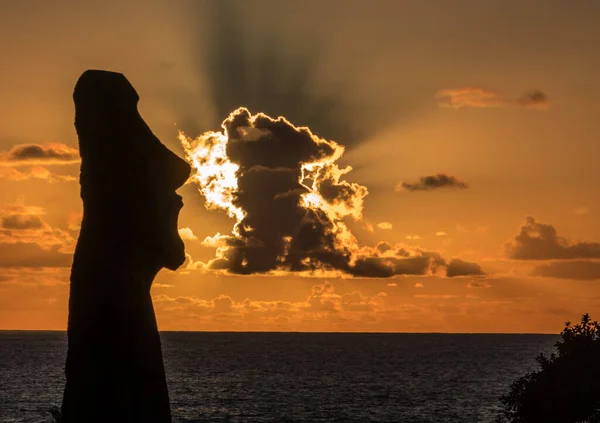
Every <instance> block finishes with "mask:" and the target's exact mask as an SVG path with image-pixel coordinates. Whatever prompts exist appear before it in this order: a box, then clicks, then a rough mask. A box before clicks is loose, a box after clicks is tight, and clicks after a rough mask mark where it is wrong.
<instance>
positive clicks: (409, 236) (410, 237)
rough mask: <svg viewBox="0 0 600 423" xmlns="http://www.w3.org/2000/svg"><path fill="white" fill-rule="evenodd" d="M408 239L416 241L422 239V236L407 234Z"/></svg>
mask: <svg viewBox="0 0 600 423" xmlns="http://www.w3.org/2000/svg"><path fill="white" fill-rule="evenodd" d="M406 239H407V240H409V241H416V240H419V239H421V237H420V236H419V235H412V234H411V235H406Z"/></svg>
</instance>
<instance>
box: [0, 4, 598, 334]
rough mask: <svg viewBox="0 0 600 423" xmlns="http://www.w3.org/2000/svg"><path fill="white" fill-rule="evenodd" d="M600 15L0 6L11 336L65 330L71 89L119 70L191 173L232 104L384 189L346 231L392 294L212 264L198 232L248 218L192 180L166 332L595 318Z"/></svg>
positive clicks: (3, 304) (4, 252) (75, 191)
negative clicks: (331, 146) (98, 72)
mask: <svg viewBox="0 0 600 423" xmlns="http://www.w3.org/2000/svg"><path fill="white" fill-rule="evenodd" d="M599 19H600V2H598V1H597V0H581V1H578V2H567V1H559V0H529V1H523V0H518V1H517V0H504V1H493V0H461V1H458V2H449V1H446V0H427V1H422V0H406V1H399V0H388V1H383V0H374V1H360V0H332V1H316V0H315V1H313V0H304V1H297V2H281V1H276V0H269V1H263V0H253V1H251V2H242V1H218V2H217V1H210V2H209V1H192V0H185V1H181V0H171V1H153V2H148V1H143V0H132V1H126V2H125V1H114V0H111V1H101V2H100V1H97V2H91V1H90V2H87V1H86V2H81V1H74V0H69V1H61V2H49V1H43V0H32V1H27V2H26V1H19V0H5V1H3V2H1V3H0V52H1V54H2V66H0V94H1V96H2V101H1V102H0V116H1V119H0V329H57V330H64V329H66V321H67V302H68V292H69V272H70V264H71V255H72V252H73V249H74V246H75V243H76V240H77V235H78V226H79V222H80V219H81V211H82V207H81V200H80V197H79V184H78V179H77V178H78V172H79V156H78V150H77V136H76V133H75V129H74V126H73V121H74V108H73V101H72V92H73V87H74V85H75V82H76V80H77V78H78V77H79V75H80V74H81V73H82V72H83V71H84V70H86V69H90V68H96V69H107V70H112V71H118V72H122V73H124V74H125V76H126V77H127V78H128V79H129V80H130V81H131V83H132V84H133V86H134V87H135V88H136V90H137V91H138V94H139V96H140V103H139V109H140V112H141V114H142V116H143V118H144V120H145V121H146V123H147V124H148V125H149V126H150V128H152V130H153V132H154V133H155V134H156V135H157V136H158V137H159V138H160V139H161V141H162V142H163V143H164V144H165V145H167V146H168V147H169V148H170V149H171V150H173V151H174V152H176V153H177V154H179V155H180V156H181V157H185V152H184V149H183V147H182V144H181V142H180V140H179V139H178V132H179V131H183V133H184V134H185V135H186V136H187V137H189V139H190V140H192V139H194V138H196V137H198V136H200V135H201V134H203V133H204V132H205V131H220V130H221V128H220V126H219V125H220V124H221V122H222V121H223V120H224V119H226V118H227V116H228V115H229V113H231V112H233V111H234V110H235V109H237V108H238V107H240V106H244V107H247V108H248V110H249V111H250V112H251V113H252V114H256V113H259V112H264V113H266V114H267V115H269V116H271V117H273V118H276V117H277V116H284V117H285V118H286V119H287V120H288V121H289V122H291V124H294V125H296V126H307V127H309V128H310V130H311V131H312V133H313V134H315V135H316V136H318V137H320V138H322V139H325V140H333V141H335V142H336V143H337V144H339V145H342V146H344V147H345V151H344V154H343V156H342V157H341V159H339V160H338V164H339V166H340V168H343V167H345V166H352V168H353V170H352V171H351V172H349V173H347V174H345V175H344V176H343V180H345V181H348V182H349V183H355V184H358V185H354V186H355V187H356V186H360V187H362V186H364V187H366V189H367V190H368V195H366V196H365V197H364V208H363V209H362V218H359V219H353V218H351V217H347V218H345V219H344V220H343V221H344V222H345V224H347V226H348V228H349V230H351V231H352V233H353V234H354V236H355V237H356V240H357V244H356V245H357V246H358V248H360V251H361V254H363V253H364V252H365V251H369V253H368V254H369V256H368V258H367V259H365V260H367V261H369V262H370V263H373V262H376V263H377V266H379V264H380V263H383V262H385V263H386V266H387V267H386V269H388V270H389V269H390V267H389V263H390V261H389V260H392V261H393V263H395V264H394V265H393V266H392V267H393V270H390V273H389V274H385V275H383V276H387V277H373V276H382V275H381V274H377V275H373V274H372V273H370V272H369V271H364V272H358V271H354V270H353V271H343V270H340V269H327V271H325V270H324V271H318V272H312V273H308V272H289V271H276V272H270V273H268V274H261V273H253V272H250V273H249V274H245V275H240V274H235V272H232V271H231V269H229V268H221V269H216V268H213V267H211V266H210V265H209V263H210V261H211V260H213V259H214V258H215V256H216V252H215V245H214V243H213V242H210V239H209V240H206V238H207V237H213V236H214V235H215V234H216V233H220V234H229V233H231V231H232V228H233V224H234V220H233V219H231V218H230V217H228V216H227V214H226V213H225V212H224V211H223V210H208V209H207V208H206V207H205V199H204V197H203V196H202V195H201V194H200V192H199V190H198V185H197V184H196V183H195V182H193V181H191V182H190V183H188V184H187V185H185V186H184V187H182V188H181V189H180V191H179V193H180V194H181V195H182V196H183V198H184V203H185V206H184V208H183V210H182V212H181V215H180V219H179V227H180V228H181V230H180V233H181V234H182V237H183V238H184V240H185V244H186V251H187V253H188V254H189V257H188V260H187V262H186V264H185V265H184V266H182V268H181V269H179V270H178V271H176V272H171V271H167V270H163V271H161V273H160V274H159V275H158V277H157V278H156V280H155V284H154V286H153V288H152V294H153V297H154V304H155V309H156V312H157V318H158V323H159V328H160V329H161V330H210V331H216V330H236V331H237V330H241V331H245V330H249V331H254V330H258V331H379V332H549V333H555V332H558V331H560V330H561V328H562V325H563V323H564V322H565V321H567V320H577V319H578V318H579V316H580V315H581V314H583V313H585V312H589V313H590V314H591V315H592V317H594V318H596V319H598V318H600V195H599V193H600V191H599V188H598V183H599V182H600V166H598V157H600V118H599V117H600V106H599V99H600V80H599V79H598V78H599V75H600V49H599V48H598V47H599V45H598V40H600V26H599V25H598V20H599ZM258 130H259V131H260V130H262V129H258ZM253 141H255V140H250V141H248V142H253ZM281 154H284V153H281ZM285 154H287V153H285ZM279 158H281V157H279ZM251 200H252V199H251ZM261 207H262V208H260V207H258V209H257V211H255V212H254V213H258V215H259V217H260V216H262V218H263V219H268V216H269V214H268V213H270V212H271V211H272V210H271V211H270V210H268V209H267V208H268V206H266V205H262V206H261ZM213 239H214V238H213ZM384 250H385V251H387V250H389V251H393V254H394V256H393V257H392V256H391V255H390V254H392V253H388V255H385V251H384ZM399 252H402V253H399ZM364 254H366V253H364ZM398 254H399V255H398ZM403 254H404V255H403ZM384 256H385V257H384ZM353 269H356V268H353Z"/></svg>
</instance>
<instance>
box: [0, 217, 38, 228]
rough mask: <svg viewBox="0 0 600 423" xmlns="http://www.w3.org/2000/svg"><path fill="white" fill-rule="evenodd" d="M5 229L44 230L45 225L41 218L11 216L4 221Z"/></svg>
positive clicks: (4, 218) (3, 219)
mask: <svg viewBox="0 0 600 423" xmlns="http://www.w3.org/2000/svg"><path fill="white" fill-rule="evenodd" d="M1 221H2V227H3V228H4V229H42V228H43V227H44V223H43V222H42V219H41V218H40V217H39V216H35V215H10V216H4V217H3V218H2V219H1Z"/></svg>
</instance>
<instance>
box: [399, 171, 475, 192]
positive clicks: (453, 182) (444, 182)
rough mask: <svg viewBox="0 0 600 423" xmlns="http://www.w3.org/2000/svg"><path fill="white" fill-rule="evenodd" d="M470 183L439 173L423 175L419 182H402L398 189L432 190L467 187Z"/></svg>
mask: <svg viewBox="0 0 600 423" xmlns="http://www.w3.org/2000/svg"><path fill="white" fill-rule="evenodd" d="M468 187H469V185H468V184H467V183H466V182H464V181H461V180H460V179H458V178H456V177H455V176H451V175H446V174H445V173H437V174H435V175H430V176H422V177H421V178H420V179H419V181H417V182H400V183H399V184H398V185H397V186H396V191H431V190H435V189H441V188H458V189H466V188H468Z"/></svg>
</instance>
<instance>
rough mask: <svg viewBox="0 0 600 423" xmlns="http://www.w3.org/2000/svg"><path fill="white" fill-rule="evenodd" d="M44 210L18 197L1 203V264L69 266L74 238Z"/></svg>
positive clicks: (3, 265) (11, 265)
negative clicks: (50, 220)
mask: <svg viewBox="0 0 600 423" xmlns="http://www.w3.org/2000/svg"><path fill="white" fill-rule="evenodd" d="M44 214H45V210H44V209H43V208H41V207H36V206H29V205H25V203H24V200H22V199H19V200H17V202H15V203H13V204H8V205H4V206H0V267H68V266H70V264H71V259H72V257H71V256H72V252H73V250H74V248H75V242H76V241H75V239H74V238H73V236H72V235H71V234H70V233H69V231H67V230H64V229H61V228H54V227H52V226H51V225H49V224H48V223H47V222H45V221H44V219H43V216H44Z"/></svg>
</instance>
